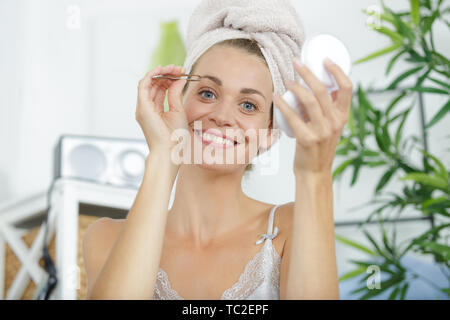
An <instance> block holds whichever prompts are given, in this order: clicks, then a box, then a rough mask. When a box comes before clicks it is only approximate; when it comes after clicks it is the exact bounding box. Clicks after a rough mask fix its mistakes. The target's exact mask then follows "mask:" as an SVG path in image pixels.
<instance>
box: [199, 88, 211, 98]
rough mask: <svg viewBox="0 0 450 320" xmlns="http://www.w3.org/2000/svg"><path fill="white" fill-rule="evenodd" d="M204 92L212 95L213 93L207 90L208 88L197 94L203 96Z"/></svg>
mask: <svg viewBox="0 0 450 320" xmlns="http://www.w3.org/2000/svg"><path fill="white" fill-rule="evenodd" d="M204 92H208V93H211V94H213V95H214V93H213V92H211V91H209V90H203V91H200V92H199V94H200V95H201V96H202V97H205V96H204V95H203V93H204ZM207 99H208V98H207Z"/></svg>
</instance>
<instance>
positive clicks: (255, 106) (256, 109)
mask: <svg viewBox="0 0 450 320" xmlns="http://www.w3.org/2000/svg"><path fill="white" fill-rule="evenodd" d="M203 92H211V93H212V94H214V95H215V93H214V92H212V91H211V90H202V91H200V92H199V93H198V94H199V96H201V97H202V98H203V96H202V93H203ZM207 100H208V99H207ZM243 103H248V104H251V105H252V106H253V107H254V110H253V111H250V112H256V111H258V110H259V107H258V106H257V105H256V104H254V103H251V102H250V101H244V102H243ZM245 111H246V112H248V110H245Z"/></svg>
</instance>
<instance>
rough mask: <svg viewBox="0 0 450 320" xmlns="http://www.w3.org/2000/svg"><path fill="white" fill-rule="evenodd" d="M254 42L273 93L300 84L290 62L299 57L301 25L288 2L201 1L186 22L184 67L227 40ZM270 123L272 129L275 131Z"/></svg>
mask: <svg viewBox="0 0 450 320" xmlns="http://www.w3.org/2000/svg"><path fill="white" fill-rule="evenodd" d="M236 38H245V39H254V40H256V41H257V43H258V46H259V47H260V49H261V52H262V54H263V55H264V57H265V59H266V61H267V64H268V66H269V70H270V73H271V75H272V81H273V85H274V92H278V93H279V94H280V95H283V94H284V93H285V92H286V87H285V85H284V82H285V81H286V80H288V79H289V80H295V81H300V77H299V75H298V74H297V73H296V71H295V69H294V67H293V65H292V59H293V58H294V57H300V52H301V48H302V45H303V42H304V40H305V35H304V28H303V24H302V22H301V20H300V18H299V16H298V15H297V13H296V11H295V8H294V7H293V6H292V5H291V2H290V1H289V0H203V1H201V2H200V4H199V5H198V6H197V7H196V9H195V10H194V12H193V14H192V16H191V17H190V20H189V25H188V32H187V37H186V50H187V55H186V60H185V62H184V67H185V68H186V72H187V73H190V72H191V68H192V65H193V64H194V63H195V62H196V61H197V59H198V58H200V57H201V55H202V54H203V53H204V52H205V51H206V50H208V49H209V48H210V47H212V46H213V45H214V44H216V43H218V42H221V41H223V40H227V39H236ZM277 127H278V126H277V124H276V123H275V122H274V128H277Z"/></svg>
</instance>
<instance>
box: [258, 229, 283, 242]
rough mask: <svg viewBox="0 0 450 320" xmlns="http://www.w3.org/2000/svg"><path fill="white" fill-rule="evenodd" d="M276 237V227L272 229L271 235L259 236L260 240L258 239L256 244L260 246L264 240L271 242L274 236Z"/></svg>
mask: <svg viewBox="0 0 450 320" xmlns="http://www.w3.org/2000/svg"><path fill="white" fill-rule="evenodd" d="M277 235H278V227H275V228H274V232H273V233H272V234H270V233H264V234H262V235H261V239H259V240H258V241H256V244H260V243H261V242H263V241H264V240H266V239H270V240H273V239H274V238H275V237H276V236H277Z"/></svg>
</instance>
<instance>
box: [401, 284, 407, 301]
mask: <svg viewBox="0 0 450 320" xmlns="http://www.w3.org/2000/svg"><path fill="white" fill-rule="evenodd" d="M408 287H409V283H405V284H404V285H403V288H402V291H401V292H400V300H405V295H406V291H407V290H408Z"/></svg>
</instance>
